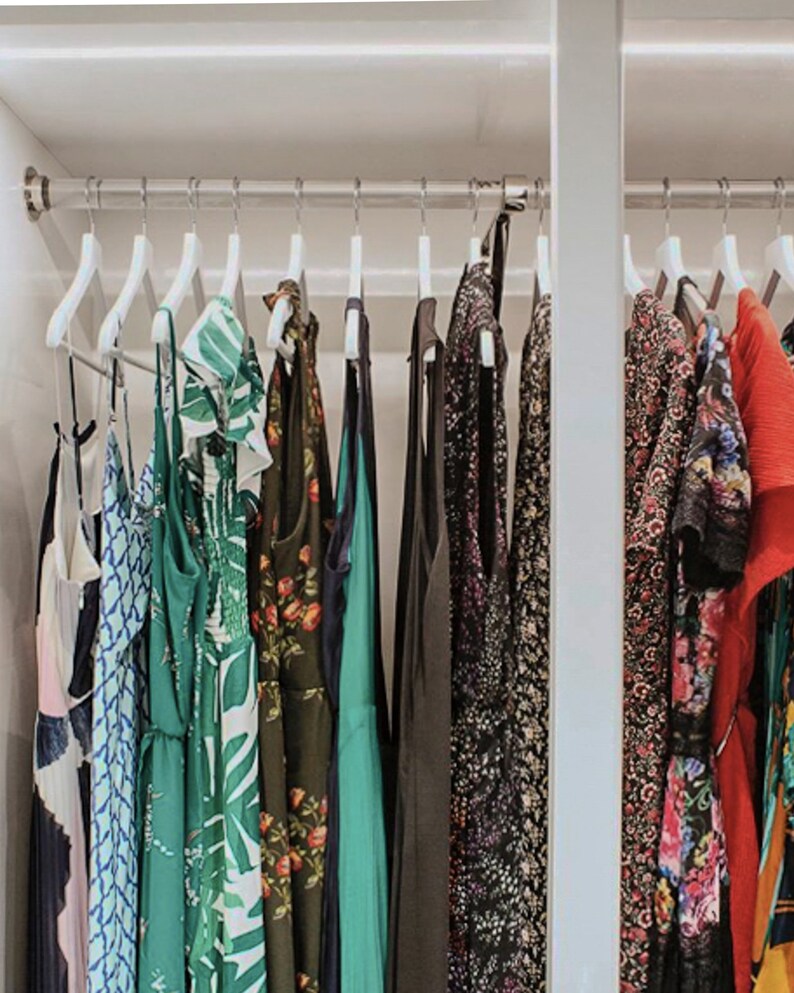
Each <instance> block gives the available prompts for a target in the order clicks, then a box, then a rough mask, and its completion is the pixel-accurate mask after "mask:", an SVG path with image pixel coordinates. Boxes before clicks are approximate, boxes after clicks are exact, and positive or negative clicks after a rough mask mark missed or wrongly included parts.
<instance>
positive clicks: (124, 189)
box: [22, 167, 794, 220]
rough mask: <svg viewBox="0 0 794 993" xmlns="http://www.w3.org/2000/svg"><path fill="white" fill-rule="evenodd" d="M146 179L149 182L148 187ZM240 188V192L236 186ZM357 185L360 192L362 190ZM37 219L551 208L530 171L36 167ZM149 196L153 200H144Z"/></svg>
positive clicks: (650, 197) (732, 191)
mask: <svg viewBox="0 0 794 993" xmlns="http://www.w3.org/2000/svg"><path fill="white" fill-rule="evenodd" d="M144 184H145V185H144ZM789 188H791V189H792V190H794V180H783V179H761V180H756V179H738V180H733V181H726V180H720V179H694V180H693V179H686V180H672V181H670V182H669V183H668V182H667V181H666V180H638V181H632V182H627V183H626V186H625V194H624V197H625V205H626V207H627V208H628V209H629V210H660V209H662V210H663V209H679V208H685V209H693V210H707V209H722V210H725V209H726V208H730V209H731V210H734V209H736V208H752V209H755V210H763V209H765V208H778V209H779V210H780V209H783V208H785V206H786V196H787V190H788V189H789ZM235 191H236V192H235ZM356 191H357V192H356ZM22 193H23V197H24V202H25V206H26V208H27V211H28V215H29V216H30V218H31V220H37V219H38V218H39V217H40V216H41V214H42V213H45V212H46V211H48V210H51V209H53V208H56V207H57V208H58V209H64V208H65V209H69V210H81V209H82V210H85V209H86V208H87V207H89V206H90V208H91V210H141V209H144V207H145V209H151V208H154V209H157V210H161V209H170V210H174V209H177V210H178V209H184V208H186V207H187V206H189V205H190V203H191V200H192V206H193V208H194V209H195V210H220V209H223V210H228V209H230V208H231V207H233V206H234V202H235V199H236V200H237V203H238V205H240V206H242V205H243V204H244V205H245V206H246V207H247V208H251V207H253V208H263V207H292V208H295V207H297V206H298V205H300V206H301V207H348V206H352V205H354V203H356V202H357V204H358V206H359V207H362V208H363V207H389V208H392V207H403V208H409V209H410V208H412V209H422V207H423V206H424V208H425V209H426V210H437V209H439V208H452V209H458V210H461V209H467V208H468V209H472V208H476V207H479V206H482V207H483V208H489V207H490V208H495V207H497V206H499V205H500V204H502V203H504V205H505V206H506V207H507V209H508V210H511V211H522V210H524V209H526V208H532V209H538V208H539V207H540V206H541V204H542V205H543V207H544V208H546V209H547V208H549V207H550V206H551V191H550V188H549V185H548V184H547V183H544V182H543V181H542V180H535V181H532V182H530V181H529V180H528V179H527V177H526V176H521V175H515V176H504V177H502V179H499V180H481V179H474V180H428V181H427V182H424V181H417V180H398V181H379V180H373V181H370V180H364V181H362V182H361V183H360V184H359V185H358V186H356V183H355V181H351V182H342V181H338V180H331V181H329V180H309V179H307V180H306V181H305V182H301V181H296V180H248V179H243V180H240V181H239V183H237V182H236V181H235V180H231V179H198V180H193V181H191V180H184V179H152V180H141V179H102V178H95V177H93V176H91V177H89V178H88V179H61V178H53V177H49V176H44V175H41V174H40V173H38V172H37V171H36V169H34V168H33V167H30V168H28V170H27V171H26V173H25V181H24V184H23V187H22ZM144 198H145V204H144Z"/></svg>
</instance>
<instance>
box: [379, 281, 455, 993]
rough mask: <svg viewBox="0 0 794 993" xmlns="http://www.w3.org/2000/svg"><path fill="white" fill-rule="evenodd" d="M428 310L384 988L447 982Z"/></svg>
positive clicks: (446, 736) (437, 519)
mask: <svg viewBox="0 0 794 993" xmlns="http://www.w3.org/2000/svg"><path fill="white" fill-rule="evenodd" d="M435 311H436V301H435V300H433V299H427V300H422V301H420V303H419V306H418V308H417V311H416V317H415V318H414V327H413V335H412V339H411V372H410V401H409V420H408V449H407V454H406V461H405V493H404V498H403V522H402V537H401V542H400V567H399V577H398V584H397V610H396V622H395V627H396V638H395V646H394V704H393V720H392V727H393V737H394V740H395V743H396V747H397V800H396V815H395V837H394V861H393V871H392V893H391V916H390V929H389V965H388V980H387V990H388V991H389V993H414V991H416V990H419V989H421V990H423V991H424V993H446V990H447V946H448V940H447V932H448V927H449V881H448V876H447V872H446V867H447V864H448V861H449V796H450V759H449V748H450V643H449V545H448V542H447V526H446V520H445V517H444V346H443V344H442V342H441V339H440V338H439V337H438V335H437V334H436V331H435ZM431 348H435V357H434V359H433V361H432V362H428V361H425V356H426V355H427V353H428V350H429V349H431ZM425 394H426V395H427V398H426V399H425ZM425 403H427V407H425ZM424 438H426V439H427V443H426V444H425V441H424Z"/></svg>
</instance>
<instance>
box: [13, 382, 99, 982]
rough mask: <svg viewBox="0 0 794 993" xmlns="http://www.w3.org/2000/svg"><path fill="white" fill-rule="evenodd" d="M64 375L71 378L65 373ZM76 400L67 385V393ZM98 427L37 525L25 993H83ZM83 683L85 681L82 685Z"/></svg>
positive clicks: (73, 446)
mask: <svg viewBox="0 0 794 993" xmlns="http://www.w3.org/2000/svg"><path fill="white" fill-rule="evenodd" d="M69 372H70V375H71V376H72V377H73V376H74V369H73V366H72V364H71V363H70V366H69ZM72 390H73V392H72V397H73V400H74V385H73V384H72ZM95 429H96V424H95V423H94V422H93V421H92V422H91V423H90V424H89V425H88V426H87V427H86V428H85V429H84V430H83V431H80V430H79V428H78V425H77V420H76V413H75V421H74V424H73V429H72V437H71V439H70V438H67V437H66V435H64V434H62V433H61V429H60V427H59V425H57V424H56V425H55V430H56V435H57V439H58V440H57V442H56V447H55V453H54V455H53V458H52V462H51V464H50V474H49V487H48V493H47V498H46V501H45V505H44V513H43V517H42V523H41V531H40V541H39V559H38V587H37V601H36V655H37V668H38V705H37V712H36V726H35V733H34V751H33V811H32V819H31V836H30V875H29V905H28V922H29V923H28V933H29V939H28V989H29V990H30V993H84V991H85V988H86V976H87V957H88V873H87V858H88V847H87V838H88V823H87V805H88V798H89V790H88V785H89V780H90V767H89V763H90V754H91V699H90V690H91V683H90V675H91V665H92V661H93V648H94V640H95V634H96V624H97V605H98V591H99V576H100V568H99V564H98V562H97V559H96V551H97V542H96V541H95V540H94V539H95V535H94V534H93V533H92V528H91V525H90V522H89V521H88V520H86V518H85V514H84V513H83V508H82V489H83V480H84V479H85V477H86V476H87V475H88V473H89V471H90V469H91V465H92V462H94V461H95V457H96V453H95V452H94V451H93V449H95V448H96V437H95ZM86 676H88V677H89V679H86V678H85V677H86Z"/></svg>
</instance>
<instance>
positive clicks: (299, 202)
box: [295, 176, 303, 231]
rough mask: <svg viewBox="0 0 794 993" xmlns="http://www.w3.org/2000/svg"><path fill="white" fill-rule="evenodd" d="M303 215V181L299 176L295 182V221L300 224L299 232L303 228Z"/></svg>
mask: <svg viewBox="0 0 794 993" xmlns="http://www.w3.org/2000/svg"><path fill="white" fill-rule="evenodd" d="M302 214H303V180H302V179H301V178H300V176H298V178H297V179H296V180H295V220H296V221H297V224H298V231H301V230H302V229H303V228H302V216H301V215H302Z"/></svg>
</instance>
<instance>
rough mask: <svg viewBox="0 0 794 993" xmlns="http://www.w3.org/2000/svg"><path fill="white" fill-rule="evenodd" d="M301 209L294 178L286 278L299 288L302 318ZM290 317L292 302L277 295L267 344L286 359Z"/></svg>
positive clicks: (289, 354)
mask: <svg viewBox="0 0 794 993" xmlns="http://www.w3.org/2000/svg"><path fill="white" fill-rule="evenodd" d="M302 210H303V180H302V179H300V178H298V179H296V180H295V217H296V220H297V231H296V232H295V234H293V235H292V237H291V238H290V252H289V265H288V266H287V276H286V278H287V279H290V280H292V282H294V283H297V284H298V287H299V288H300V294H301V306H302V308H303V319H304V321H305V320H308V317H309V301H308V297H307V293H306V242H305V240H304V237H303V230H302V223H301V212H302ZM290 317H292V304H291V303H290V301H289V299H288V298H287V297H286V296H282V297H279V298H278V300H276V302H275V304H274V305H273V312H272V313H271V315H270V324H269V325H268V329H267V345H268V347H269V348H273V349H275V350H276V351H278V352H280V353H281V354H282V355H283V356H284V357H285V358H286V359H291V358H292V353H293V347H292V345H291V343H288V342H285V341H284V329H285V328H286V326H287V321H289V319H290Z"/></svg>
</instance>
